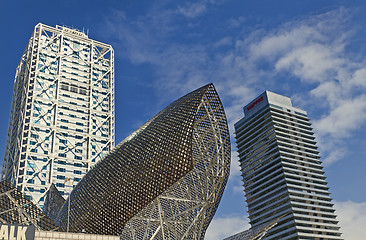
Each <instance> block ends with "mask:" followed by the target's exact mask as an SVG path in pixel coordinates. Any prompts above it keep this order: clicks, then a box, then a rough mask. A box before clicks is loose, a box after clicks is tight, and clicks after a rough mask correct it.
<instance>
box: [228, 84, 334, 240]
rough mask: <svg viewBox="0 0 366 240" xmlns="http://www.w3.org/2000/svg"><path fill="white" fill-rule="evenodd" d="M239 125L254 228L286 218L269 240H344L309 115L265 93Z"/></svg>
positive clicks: (286, 98) (282, 98) (270, 235)
mask: <svg viewBox="0 0 366 240" xmlns="http://www.w3.org/2000/svg"><path fill="white" fill-rule="evenodd" d="M244 113H245V117H244V118H243V119H241V120H240V121H238V122H237V123H236V124H235V130H236V139H237V141H236V142H237V148H238V152H239V157H240V166H241V172H242V177H243V182H244V187H245V193H246V199H247V200H246V201H247V204H248V209H249V218H250V224H251V226H252V228H256V227H257V226H260V225H262V224H265V223H267V222H270V221H273V220H275V219H276V218H279V217H280V216H284V217H282V218H281V219H280V220H279V221H278V224H277V225H276V226H274V227H273V228H272V229H270V230H269V231H268V232H267V235H266V236H265V238H264V239H283V240H284V239H315V240H317V239H341V233H340V232H339V227H338V225H337V223H338V221H337V220H336V215H335V213H334V212H335V210H334V208H333V204H332V202H331V198H330V196H329V191H328V187H327V182H326V181H325V179H326V178H325V176H324V171H323V170H322V169H323V167H322V166H321V161H320V157H319V152H318V151H317V147H316V142H315V137H314V133H313V131H312V127H311V124H310V121H309V118H308V117H307V113H306V112H305V111H303V110H301V109H299V108H295V107H293V106H292V103H291V100H290V98H288V97H284V96H281V95H278V94H275V93H271V92H268V91H266V92H264V93H263V94H261V95H260V96H259V97H257V98H256V99H255V100H253V101H252V102H251V103H249V104H248V105H246V106H245V107H244Z"/></svg>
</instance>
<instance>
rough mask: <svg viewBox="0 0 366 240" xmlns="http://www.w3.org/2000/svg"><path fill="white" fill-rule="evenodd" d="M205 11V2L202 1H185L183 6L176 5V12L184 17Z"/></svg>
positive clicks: (195, 15)
mask: <svg viewBox="0 0 366 240" xmlns="http://www.w3.org/2000/svg"><path fill="white" fill-rule="evenodd" d="M204 11H206V4H205V3H203V2H198V3H187V4H186V5H185V6H181V7H178V12H179V13H181V14H183V15H184V16H186V17H189V18H194V17H197V16H199V15H201V14H202V13H203V12H204Z"/></svg>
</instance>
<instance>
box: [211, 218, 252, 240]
mask: <svg viewBox="0 0 366 240" xmlns="http://www.w3.org/2000/svg"><path fill="white" fill-rule="evenodd" d="M249 228H250V225H249V223H248V220H247V219H245V218H240V217H223V218H215V219H213V220H212V222H211V224H210V226H209V227H208V229H207V232H206V235H205V240H217V239H224V238H226V237H229V236H232V235H234V234H236V233H239V232H242V231H245V230H248V229H249Z"/></svg>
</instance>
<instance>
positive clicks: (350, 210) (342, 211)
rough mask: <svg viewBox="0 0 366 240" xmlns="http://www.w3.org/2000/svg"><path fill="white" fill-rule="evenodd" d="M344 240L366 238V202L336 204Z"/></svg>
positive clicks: (361, 239)
mask: <svg viewBox="0 0 366 240" xmlns="http://www.w3.org/2000/svg"><path fill="white" fill-rule="evenodd" d="M335 208H336V213H337V215H338V220H339V221H340V222H339V224H340V227H341V229H340V231H341V232H342V233H343V234H342V237H343V238H344V239H352V240H363V239H365V236H366V228H365V223H366V202H361V203H356V202H352V201H347V202H335Z"/></svg>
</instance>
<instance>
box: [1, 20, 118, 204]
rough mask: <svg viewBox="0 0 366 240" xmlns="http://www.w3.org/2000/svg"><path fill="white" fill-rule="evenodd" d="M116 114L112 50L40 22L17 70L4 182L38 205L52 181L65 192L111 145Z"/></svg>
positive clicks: (65, 28) (77, 34) (62, 28)
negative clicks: (11, 184)
mask: <svg viewBox="0 0 366 240" xmlns="http://www.w3.org/2000/svg"><path fill="white" fill-rule="evenodd" d="M114 111H115V109H114V50H113V48H112V47H111V46H110V45H108V44H104V43H101V42H98V41H95V40H91V39H89V38H88V36H87V35H86V34H85V33H83V32H81V31H78V30H75V29H71V28H67V27H63V26H56V27H50V26H47V25H44V24H37V25H36V26H35V29H34V32H33V34H32V37H31V39H30V40H29V43H28V46H27V48H26V50H25V52H24V54H23V56H22V58H21V61H20V63H19V66H18V68H17V71H16V76H15V81H14V91H13V100H12V107H11V113H10V119H9V129H8V136H7V144H6V150H5V156H4V163H3V170H2V179H6V180H8V181H10V182H12V183H13V184H15V185H16V186H17V188H18V189H19V190H21V191H23V192H25V194H26V195H27V196H28V197H29V198H30V199H32V200H33V201H34V202H35V203H37V204H39V205H40V206H42V205H43V201H44V197H45V194H46V192H47V190H48V188H49V187H50V185H51V183H55V184H56V186H57V188H58V189H59V190H60V192H61V193H62V194H64V195H68V194H69V193H70V192H71V191H72V189H73V187H74V185H73V183H74V182H75V185H76V184H77V182H78V181H79V180H80V179H81V178H82V176H83V175H84V174H85V173H86V172H87V171H88V170H89V169H90V167H92V166H93V165H94V164H95V163H96V162H97V161H99V160H100V159H101V158H102V157H103V156H104V155H105V154H106V153H108V152H109V151H110V150H111V148H113V147H114V141H115V139H114V135H115V134H114V131H115V127H114V125H115V122H114ZM69 180H70V181H69ZM71 180H72V181H71ZM71 183H72V184H71Z"/></svg>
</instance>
